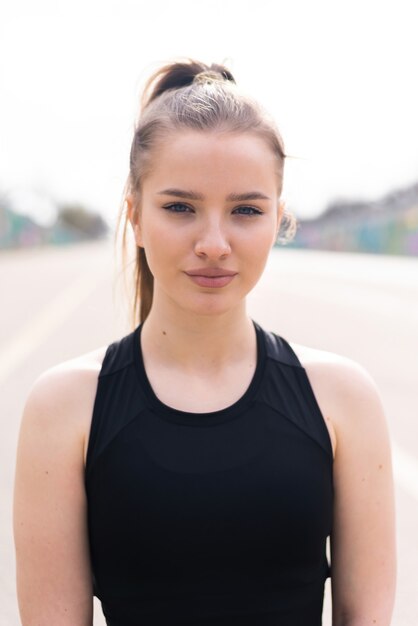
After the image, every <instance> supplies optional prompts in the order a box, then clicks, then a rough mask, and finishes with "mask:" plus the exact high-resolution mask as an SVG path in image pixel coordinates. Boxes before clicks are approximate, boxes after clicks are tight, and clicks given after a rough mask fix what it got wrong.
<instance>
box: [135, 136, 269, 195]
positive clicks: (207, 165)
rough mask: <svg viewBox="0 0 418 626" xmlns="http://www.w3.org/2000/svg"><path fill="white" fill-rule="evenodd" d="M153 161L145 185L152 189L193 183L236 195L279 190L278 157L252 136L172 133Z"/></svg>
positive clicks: (157, 147) (262, 140) (161, 142)
mask: <svg viewBox="0 0 418 626" xmlns="http://www.w3.org/2000/svg"><path fill="white" fill-rule="evenodd" d="M151 161H152V164H151V168H150V172H149V174H148V176H147V177H146V180H145V181H144V183H145V185H144V186H145V187H147V186H148V188H154V187H155V186H160V185H164V186H166V187H167V186H181V185H188V186H190V185H191V184H192V183H193V187H201V188H202V189H203V188H208V187H213V186H214V184H216V185H217V186H219V185H221V186H223V187H231V188H232V191H240V190H243V189H244V190H245V188H247V187H251V188H253V187H254V186H255V187H254V188H257V187H261V188H262V189H264V190H265V191H266V190H267V189H268V191H269V192H270V193H273V191H272V190H274V189H275V188H276V187H277V159H276V156H275V155H274V153H273V151H272V149H271V148H270V147H269V146H268V144H267V142H266V141H265V140H264V139H262V138H260V137H258V136H256V135H254V134H251V133H232V132H223V133H220V132H208V131H193V130H191V131H189V130H186V131H184V130H182V131H179V132H174V133H170V135H168V136H167V137H166V138H164V139H163V140H162V141H160V142H159V143H158V145H157V146H156V147H155V149H154V153H153V155H152V159H151ZM237 187H238V188H239V189H238V188H237ZM262 189H260V191H261V190H262ZM144 191H145V189H144Z"/></svg>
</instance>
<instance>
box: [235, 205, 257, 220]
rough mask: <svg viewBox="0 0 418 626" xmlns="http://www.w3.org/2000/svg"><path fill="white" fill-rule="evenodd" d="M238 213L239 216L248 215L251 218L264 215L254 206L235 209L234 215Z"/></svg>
mask: <svg viewBox="0 0 418 626" xmlns="http://www.w3.org/2000/svg"><path fill="white" fill-rule="evenodd" d="M236 212H238V215H248V216H249V217H251V216H252V215H262V213H263V212H262V211H260V210H259V209H256V208H255V207H253V206H239V207H237V208H236V209H234V213H236Z"/></svg>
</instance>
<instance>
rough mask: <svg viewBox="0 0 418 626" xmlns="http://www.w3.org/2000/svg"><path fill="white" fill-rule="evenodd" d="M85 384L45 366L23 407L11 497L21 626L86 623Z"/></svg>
mask: <svg viewBox="0 0 418 626" xmlns="http://www.w3.org/2000/svg"><path fill="white" fill-rule="evenodd" d="M88 375H89V376H90V379H91V380H92V375H91V373H89V374H88ZM85 382H86V373H85V372H83V373H81V372H76V371H68V370H60V369H57V370H50V371H49V372H47V373H46V374H44V375H43V376H42V377H41V378H40V379H39V380H38V381H37V383H36V384H35V385H34V387H33V389H32V391H31V394H30V396H29V398H28V400H27V403H26V407H25V410H24V414H23V419H22V424H21V430H20V437H19V445H18V453H17V465H16V478H15V499H14V535H15V547H16V566H17V592H18V601H19V609H20V615H21V620H22V624H23V626H35V625H36V626H51V624H53V625H54V626H91V624H92V620H93V602H92V600H93V594H92V581H91V572H90V562H89V551H88V536H87V523H86V498H85V492H84V478H83V474H84V457H83V445H84V438H85V437H84V434H85V432H84V425H85V421H84V420H85V418H86V411H88V410H91V408H92V406H91V405H92V393H91V392H92V389H94V387H93V386H92V384H91V382H90V384H87V385H86V384H85ZM88 389H90V391H88Z"/></svg>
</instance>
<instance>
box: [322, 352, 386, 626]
mask: <svg viewBox="0 0 418 626" xmlns="http://www.w3.org/2000/svg"><path fill="white" fill-rule="evenodd" d="M334 379H335V380H334V383H335V384H334V388H335V399H334V402H335V405H336V406H337V405H338V410H336V411H335V415H336V418H335V428H336V434H337V449H336V455H335V461H334V486H335V506H334V526H333V532H332V536H331V567H332V578H331V583H332V604H333V611H332V614H333V620H332V623H333V626H389V625H390V623H391V617H392V611H393V605H394V597H395V587H396V545H395V543H396V539H395V505H394V489H393V477H392V462H391V452H390V443H389V434H388V429H387V424H386V419H385V416H384V410H383V407H382V403H381V400H380V397H379V392H378V390H377V388H376V385H375V383H374V381H373V380H372V379H371V377H370V376H369V374H368V373H367V372H366V371H365V370H364V369H363V368H361V367H360V366H359V365H357V364H355V363H351V362H348V363H346V364H342V363H341V364H339V365H338V366H337V369H336V373H335V376H334Z"/></svg>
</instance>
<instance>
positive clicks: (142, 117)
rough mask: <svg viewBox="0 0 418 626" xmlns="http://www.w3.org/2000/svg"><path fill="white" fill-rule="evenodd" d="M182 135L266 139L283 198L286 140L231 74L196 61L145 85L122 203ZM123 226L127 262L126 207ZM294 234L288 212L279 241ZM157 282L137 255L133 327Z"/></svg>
mask: <svg viewBox="0 0 418 626" xmlns="http://www.w3.org/2000/svg"><path fill="white" fill-rule="evenodd" d="M181 129H194V130H202V131H208V130H212V131H219V132H236V133H241V132H251V133H254V134H256V135H258V136H259V137H261V138H262V139H264V140H265V141H266V142H267V144H268V145H269V146H270V148H271V149H272V151H273V153H274V154H275V155H276V157H277V168H276V172H277V183H278V190H279V196H280V194H281V190H282V184H283V169H284V161H285V158H286V155H285V151H284V145H283V140H282V137H281V135H280V133H279V131H278V129H277V127H276V124H275V122H274V120H273V119H272V118H271V117H270V115H269V114H268V113H267V112H266V111H265V110H264V109H262V107H261V106H260V105H259V104H258V103H257V102H256V101H254V100H253V99H252V98H250V97H248V96H247V95H244V94H243V93H240V92H239V90H238V89H237V87H236V83H235V79H234V77H233V76H232V74H231V72H230V71H229V70H228V69H227V68H226V67H225V66H224V65H219V64H216V63H213V64H212V65H210V66H208V65H206V64H204V63H201V62H200V61H196V60H194V59H190V58H187V59H184V60H182V61H173V62H171V63H168V64H167V65H164V66H162V67H160V68H159V69H158V70H157V71H155V72H154V73H153V74H152V75H151V76H150V78H149V79H148V81H147V82H146V84H145V87H144V90H143V93H142V97H141V106H140V113H139V117H138V120H137V123H136V126H135V132H134V137H133V140H132V145H131V150H130V159H129V176H128V179H127V182H126V185H125V189H124V197H125V198H126V196H127V195H128V194H130V195H131V196H132V197H133V198H138V197H139V196H140V194H141V183H142V181H143V180H144V178H145V176H146V174H147V172H149V170H150V168H151V167H152V156H153V150H154V148H155V147H156V146H157V145H158V143H159V141H162V140H163V139H164V137H166V136H167V134H168V133H170V132H173V131H178V130H181ZM121 224H123V226H122V256H123V258H124V259H126V247H127V241H126V236H127V229H128V224H129V216H128V214H127V212H126V210H125V203H124V204H123V206H122V207H121V211H120V213H119V218H118V227H117V234H118V231H119V230H120V227H121ZM295 232H296V219H295V218H294V216H293V215H292V214H290V213H289V212H288V211H287V210H286V209H285V211H284V215H283V219H282V223H281V229H280V235H281V236H280V240H281V241H282V242H286V241H289V240H291V239H292V238H293V236H294V234H295ZM153 286H154V279H153V276H152V273H151V271H150V269H149V266H148V263H147V259H146V255H145V251H144V249H143V248H142V247H138V248H137V250H136V260H135V268H134V297H133V307H132V322H133V325H134V326H135V325H136V324H137V323H138V322H143V321H144V320H145V319H146V317H147V315H148V313H149V311H150V309H151V305H152V297H153Z"/></svg>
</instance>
